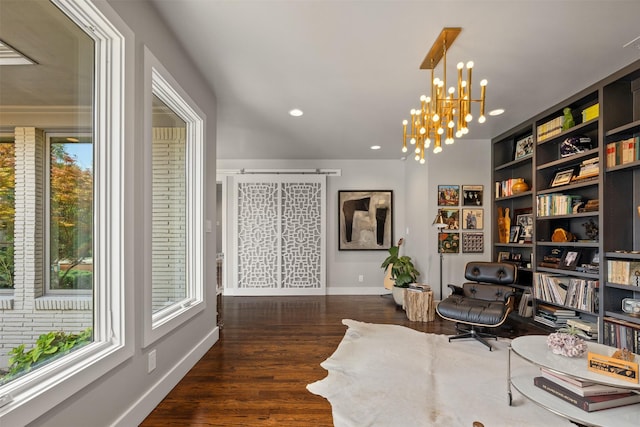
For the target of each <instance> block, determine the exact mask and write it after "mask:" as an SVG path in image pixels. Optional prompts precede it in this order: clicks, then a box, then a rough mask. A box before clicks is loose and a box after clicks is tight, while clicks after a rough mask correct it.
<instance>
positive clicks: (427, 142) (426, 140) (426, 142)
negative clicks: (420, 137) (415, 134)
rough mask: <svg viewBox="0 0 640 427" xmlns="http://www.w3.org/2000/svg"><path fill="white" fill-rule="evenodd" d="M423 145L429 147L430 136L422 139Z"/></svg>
mask: <svg viewBox="0 0 640 427" xmlns="http://www.w3.org/2000/svg"><path fill="white" fill-rule="evenodd" d="M424 146H425V147H426V148H429V147H430V146H431V138H427V139H425V140H424Z"/></svg>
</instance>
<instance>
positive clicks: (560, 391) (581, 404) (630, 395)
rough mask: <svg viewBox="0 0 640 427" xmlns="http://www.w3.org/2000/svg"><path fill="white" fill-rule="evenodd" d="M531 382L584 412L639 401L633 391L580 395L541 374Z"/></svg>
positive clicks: (638, 395) (639, 396)
mask: <svg viewBox="0 0 640 427" xmlns="http://www.w3.org/2000/svg"><path fill="white" fill-rule="evenodd" d="M533 384H534V385H535V386H536V387H538V388H540V389H542V390H544V391H546V392H548V393H550V394H552V395H554V396H556V397H558V398H560V399H562V400H564V401H565V402H567V403H570V404H571V405H573V406H575V407H577V408H580V409H582V410H583V411H586V412H593V411H600V410H602V409H609V408H617V407H620V406H627V405H633V404H636V403H640V394H638V393H634V392H633V391H629V392H624V393H616V394H604V395H596V396H580V395H578V394H576V393H574V392H572V391H571V390H569V389H567V388H565V387H563V386H561V385H559V384H556V383H555V382H553V381H551V380H549V379H548V378H545V377H543V376H539V377H535V378H534V379H533Z"/></svg>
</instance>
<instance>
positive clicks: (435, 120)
mask: <svg viewBox="0 0 640 427" xmlns="http://www.w3.org/2000/svg"><path fill="white" fill-rule="evenodd" d="M431 120H433V121H434V122H437V121H439V120H440V116H439V115H438V113H435V114H434V115H433V118H432V119H431Z"/></svg>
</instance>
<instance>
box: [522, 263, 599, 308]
mask: <svg viewBox="0 0 640 427" xmlns="http://www.w3.org/2000/svg"><path fill="white" fill-rule="evenodd" d="M599 287H600V284H599V281H597V280H589V279H581V278H577V277H569V276H562V275H557V274H549V273H539V272H536V273H534V275H533V294H534V296H535V297H536V298H537V299H539V300H543V301H547V302H550V303H552V304H558V305H563V306H566V307H568V309H567V310H568V311H570V312H573V310H571V309H572V308H576V309H578V310H585V311H590V312H596V311H597V309H598V289H599ZM554 314H557V313H554Z"/></svg>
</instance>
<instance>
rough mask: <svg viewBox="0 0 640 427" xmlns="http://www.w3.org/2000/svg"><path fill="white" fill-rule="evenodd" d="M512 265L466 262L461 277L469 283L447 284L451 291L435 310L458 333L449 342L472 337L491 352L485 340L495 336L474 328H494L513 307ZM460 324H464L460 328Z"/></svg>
mask: <svg viewBox="0 0 640 427" xmlns="http://www.w3.org/2000/svg"><path fill="white" fill-rule="evenodd" d="M517 273H518V269H517V267H516V266H515V265H514V264H510V263H499V262H469V263H467V265H466V267H465V272H464V277H465V278H466V279H467V280H469V282H466V283H464V284H462V286H461V287H460V286H455V285H448V286H449V288H451V290H452V291H453V293H452V294H451V295H449V296H448V297H447V298H445V299H444V300H442V301H441V302H440V303H439V304H438V305H437V307H436V312H437V313H438V315H439V316H440V317H442V318H443V319H447V320H451V321H452V322H456V329H457V330H458V331H459V334H457V335H454V336H451V337H449V342H451V340H455V339H460V338H475V339H476V340H478V341H480V342H481V343H483V344H484V345H486V346H487V347H489V350H491V349H492V348H491V345H489V343H488V342H487V341H486V340H485V338H495V339H496V340H497V339H498V337H497V336H496V335H494V334H490V333H487V332H481V331H479V330H478V329H476V328H495V327H498V326H500V325H502V324H503V323H504V322H505V321H506V320H507V316H509V313H511V311H513V309H514V306H515V301H514V300H515V289H514V288H513V287H511V286H508V285H511V284H514V283H515V281H516V278H517ZM460 325H467V326H468V328H463V327H462V326H460Z"/></svg>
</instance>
